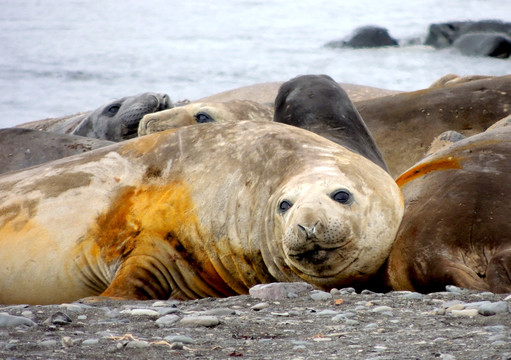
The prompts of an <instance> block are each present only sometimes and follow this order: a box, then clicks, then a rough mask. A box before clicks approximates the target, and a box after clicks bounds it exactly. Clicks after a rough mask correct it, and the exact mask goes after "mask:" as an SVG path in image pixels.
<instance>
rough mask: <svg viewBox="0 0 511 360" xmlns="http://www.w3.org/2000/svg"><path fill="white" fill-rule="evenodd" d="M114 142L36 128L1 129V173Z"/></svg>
mask: <svg viewBox="0 0 511 360" xmlns="http://www.w3.org/2000/svg"><path fill="white" fill-rule="evenodd" d="M112 144H115V143H114V142H112V141H107V140H99V139H91V138H86V137H83V136H75V135H67V134H57V133H51V132H46V131H39V130H32V129H22V128H7V129H0V149H2V152H1V153H0V173H5V172H8V171H14V170H20V169H24V168H27V167H30V166H34V165H38V164H42V163H45V162H48V161H53V160H57V159H60V158H63V157H67V156H71V155H75V154H80V153H83V152H86V151H90V150H94V149H99V148H101V147H104V146H108V145H112Z"/></svg>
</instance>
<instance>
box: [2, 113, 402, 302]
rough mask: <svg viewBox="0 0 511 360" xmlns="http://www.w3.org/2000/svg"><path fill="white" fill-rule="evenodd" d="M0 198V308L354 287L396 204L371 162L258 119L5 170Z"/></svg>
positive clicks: (387, 231) (392, 223)
mask: <svg viewBox="0 0 511 360" xmlns="http://www.w3.org/2000/svg"><path fill="white" fill-rule="evenodd" d="M0 204H1V205H0V303H31V304H34V303H38V304H45V303H61V302H69V301H74V300H77V299H80V298H83V297H86V296H90V295H99V294H101V295H103V296H111V297H121V298H128V299H151V298H161V299H167V298H169V297H171V298H177V299H193V298H198V297H208V296H228V295H233V294H241V293H247V292H248V289H249V288H250V287H252V286H254V285H256V284H258V283H267V282H274V281H304V280H305V281H308V282H309V283H311V284H313V285H315V286H317V287H320V288H322V289H330V288H332V287H340V286H353V285H356V284H359V283H360V282H363V281H365V280H366V279H368V278H370V277H371V275H372V274H373V273H375V272H376V271H377V270H378V268H379V267H380V266H381V265H382V264H383V262H384V261H385V259H386V258H387V256H388V252H389V250H390V247H391V244H392V242H393V240H394V237H395V234H396V231H397V228H398V226H399V223H400V221H401V217H402V211H403V203H402V197H401V194H400V192H399V189H398V187H397V185H396V184H395V182H394V181H393V180H392V178H391V177H390V176H389V175H388V174H387V173H386V172H385V171H383V170H382V169H381V168H380V167H379V166H377V165H375V164H374V163H373V162H371V161H369V160H367V159H365V158H364V157H362V156H360V155H358V154H355V153H353V152H351V151H349V150H347V149H346V148H344V147H341V146H338V145H336V144H334V143H332V142H330V141H328V140H326V139H324V138H322V137H320V136H318V135H315V134H313V133H310V132H308V131H305V130H303V129H299V128H296V127H293V126H288V125H285V124H279V123H274V122H264V121H260V122H253V121H240V122H232V123H212V124H205V125H196V126H186V127H182V128H179V129H177V130H168V131H165V132H159V133H155V134H151V135H147V136H143V137H140V138H136V139H132V140H129V141H125V142H121V143H118V144H114V145H111V146H108V147H105V148H102V149H98V150H94V151H90V152H88V153H84V154H80V155H75V156H72V157H67V158H64V159H60V160H57V161H54V162H51V163H46V164H44V165H40V166H37V167H33V168H30V169H26V170H23V171H18V172H14V173H10V174H4V175H3V176H2V177H1V178H0ZM20 249H23V256H20Z"/></svg>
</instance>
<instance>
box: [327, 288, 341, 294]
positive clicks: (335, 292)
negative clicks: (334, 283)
mask: <svg viewBox="0 0 511 360" xmlns="http://www.w3.org/2000/svg"><path fill="white" fill-rule="evenodd" d="M330 295H332V296H339V295H341V292H340V291H339V289H336V288H333V289H330Z"/></svg>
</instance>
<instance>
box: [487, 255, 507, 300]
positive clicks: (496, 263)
mask: <svg viewBox="0 0 511 360" xmlns="http://www.w3.org/2000/svg"><path fill="white" fill-rule="evenodd" d="M487 277H488V284H489V285H490V290H491V291H492V292H494V293H509V292H511V249H506V250H503V251H500V252H498V253H497V254H495V255H494V256H493V257H492V258H491V260H490V262H489V264H488V271H487Z"/></svg>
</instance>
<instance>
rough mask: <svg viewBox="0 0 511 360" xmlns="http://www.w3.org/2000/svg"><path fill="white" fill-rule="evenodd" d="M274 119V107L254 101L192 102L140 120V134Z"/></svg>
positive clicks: (148, 115)
mask: <svg viewBox="0 0 511 360" xmlns="http://www.w3.org/2000/svg"><path fill="white" fill-rule="evenodd" d="M272 118H273V107H272V106H270V105H264V104H260V103H257V102H255V101H251V100H230V101H226V102H200V103H190V104H187V105H183V106H178V107H174V108H172V109H168V110H163V111H159V112H155V113H151V114H147V115H145V116H144V117H143V118H142V120H141V121H140V124H139V127H138V135H139V136H142V135H147V134H152V133H154V132H159V131H163V130H167V129H173V128H176V127H181V126H188V125H196V124H201V123H206V122H225V121H240V120H262V121H264V120H266V121H271V120H272Z"/></svg>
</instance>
